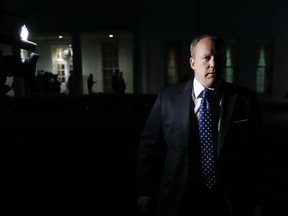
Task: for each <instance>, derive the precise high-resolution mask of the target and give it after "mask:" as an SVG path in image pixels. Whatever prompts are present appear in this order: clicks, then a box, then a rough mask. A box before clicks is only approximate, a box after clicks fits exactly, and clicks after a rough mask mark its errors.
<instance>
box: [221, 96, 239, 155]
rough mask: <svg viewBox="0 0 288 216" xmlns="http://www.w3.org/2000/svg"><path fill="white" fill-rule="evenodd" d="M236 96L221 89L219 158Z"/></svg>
mask: <svg viewBox="0 0 288 216" xmlns="http://www.w3.org/2000/svg"><path fill="white" fill-rule="evenodd" d="M235 101H236V96H235V95H230V94H229V93H228V91H225V90H224V91H223V97H222V104H221V113H220V129H219V136H218V146H217V157H218V158H219V156H220V153H221V150H222V147H223V143H224V141H225V138H226V135H227V131H228V127H229V125H230V122H231V118H232V114H233V111H234V107H235Z"/></svg>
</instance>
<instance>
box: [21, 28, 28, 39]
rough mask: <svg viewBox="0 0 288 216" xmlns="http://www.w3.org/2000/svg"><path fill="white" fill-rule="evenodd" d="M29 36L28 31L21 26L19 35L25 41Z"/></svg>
mask: <svg viewBox="0 0 288 216" xmlns="http://www.w3.org/2000/svg"><path fill="white" fill-rule="evenodd" d="M28 36H29V31H28V29H27V27H26V26H25V25H23V26H22V27H21V33H20V37H21V39H22V40H24V41H27V40H28Z"/></svg>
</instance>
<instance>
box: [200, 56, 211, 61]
mask: <svg viewBox="0 0 288 216" xmlns="http://www.w3.org/2000/svg"><path fill="white" fill-rule="evenodd" d="M209 59H210V56H204V57H203V58H202V60H203V61H209Z"/></svg>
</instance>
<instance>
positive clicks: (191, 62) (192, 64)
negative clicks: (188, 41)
mask: <svg viewBox="0 0 288 216" xmlns="http://www.w3.org/2000/svg"><path fill="white" fill-rule="evenodd" d="M189 63H190V67H191V68H192V69H193V70H194V68H195V60H194V59H193V58H192V57H190V59H189Z"/></svg>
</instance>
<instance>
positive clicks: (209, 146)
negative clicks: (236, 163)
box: [199, 89, 217, 188]
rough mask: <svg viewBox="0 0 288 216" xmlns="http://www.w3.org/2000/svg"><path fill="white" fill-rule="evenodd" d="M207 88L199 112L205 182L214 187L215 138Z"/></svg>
mask: <svg viewBox="0 0 288 216" xmlns="http://www.w3.org/2000/svg"><path fill="white" fill-rule="evenodd" d="M208 91H209V90H207V89H204V90H203V92H202V100H201V104H200V114H199V126H200V127H199V138H200V150H201V166H202V177H203V183H204V184H205V185H206V186H207V187H208V188H212V187H213V185H214V184H215V182H216V181H217V177H216V170H215V158H216V154H215V138H214V137H213V136H214V134H215V133H214V132H215V131H214V132H213V124H212V113H211V106H210V103H209V101H208V98H207V94H208Z"/></svg>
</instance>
